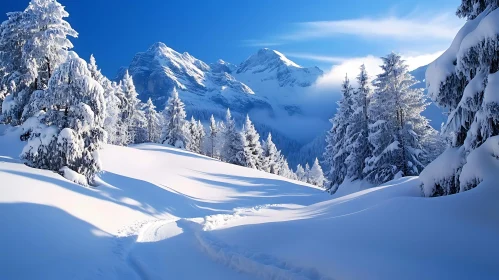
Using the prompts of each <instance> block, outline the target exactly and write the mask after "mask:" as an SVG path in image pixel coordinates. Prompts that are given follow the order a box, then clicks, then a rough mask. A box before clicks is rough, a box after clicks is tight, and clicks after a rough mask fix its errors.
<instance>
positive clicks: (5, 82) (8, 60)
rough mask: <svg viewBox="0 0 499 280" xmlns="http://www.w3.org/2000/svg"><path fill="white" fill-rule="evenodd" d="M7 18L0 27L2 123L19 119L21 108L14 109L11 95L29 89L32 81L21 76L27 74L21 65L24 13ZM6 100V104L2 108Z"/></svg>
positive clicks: (14, 104) (0, 106)
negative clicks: (3, 116)
mask: <svg viewBox="0 0 499 280" xmlns="http://www.w3.org/2000/svg"><path fill="white" fill-rule="evenodd" d="M7 16H8V19H7V20H6V21H4V22H3V23H2V24H1V25H0V101H1V102H2V105H0V109H2V110H1V111H0V112H1V113H2V114H4V115H6V116H5V120H4V121H5V122H7V123H9V122H11V121H12V118H13V117H18V118H20V113H22V108H17V107H16V103H15V101H16V100H15V98H14V96H13V94H14V93H16V94H19V93H18V92H19V91H21V89H23V87H29V84H30V83H31V82H32V81H30V79H29V78H31V77H29V76H27V75H23V74H25V73H28V69H26V68H25V67H24V66H25V65H24V64H23V63H22V55H23V52H22V49H23V46H24V45H25V44H26V40H27V36H26V33H27V30H24V29H23V28H21V26H22V25H21V24H22V19H23V16H24V13H22V12H13V13H8V14H7ZM33 79H34V78H33ZM28 89H29V88H28ZM8 95H10V96H8ZM7 96H8V97H7ZM6 98H7V101H6V102H5V103H6V104H5V106H3V102H4V100H5V99H6Z"/></svg>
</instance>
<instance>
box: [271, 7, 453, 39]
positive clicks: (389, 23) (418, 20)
mask: <svg viewBox="0 0 499 280" xmlns="http://www.w3.org/2000/svg"><path fill="white" fill-rule="evenodd" d="M462 25H463V21H462V20H459V19H458V18H457V17H456V16H455V15H452V14H447V13H446V14H441V15H436V16H435V15H433V16H419V17H405V18H403V17H393V16H390V17H384V18H376V19H373V18H357V19H347V20H335V21H313V22H304V23H299V24H298V30H297V31H295V32H292V33H291V34H286V35H282V36H278V38H279V39H281V40H284V41H287V40H289V41H296V40H309V39H314V38H325V37H332V36H336V35H353V36H360V37H364V38H390V39H396V40H404V41H416V40H452V38H454V35H455V34H456V33H457V31H458V30H459V28H460V27H461V26H462Z"/></svg>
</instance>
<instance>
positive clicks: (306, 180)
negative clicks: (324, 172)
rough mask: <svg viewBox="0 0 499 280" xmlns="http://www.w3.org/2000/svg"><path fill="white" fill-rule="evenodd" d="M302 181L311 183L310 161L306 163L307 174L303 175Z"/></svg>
mask: <svg viewBox="0 0 499 280" xmlns="http://www.w3.org/2000/svg"><path fill="white" fill-rule="evenodd" d="M302 181H303V182H305V183H310V165H308V162H307V163H305V176H303V179H302Z"/></svg>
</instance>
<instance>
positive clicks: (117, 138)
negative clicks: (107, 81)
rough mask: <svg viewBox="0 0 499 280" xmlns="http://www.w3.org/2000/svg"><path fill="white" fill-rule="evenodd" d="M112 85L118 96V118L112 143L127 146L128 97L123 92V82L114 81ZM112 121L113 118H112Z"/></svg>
mask: <svg viewBox="0 0 499 280" xmlns="http://www.w3.org/2000/svg"><path fill="white" fill-rule="evenodd" d="M112 87H113V89H114V96H115V97H116V98H117V101H118V102H117V106H118V108H117V111H118V115H117V119H116V124H115V127H116V129H115V131H114V137H112V142H111V143H112V144H114V145H120V146H125V145H128V144H129V142H130V141H129V140H130V136H129V123H130V121H129V111H128V99H127V98H126V97H125V93H124V92H123V86H122V85H121V82H120V83H119V84H118V83H116V82H113V84H112ZM110 121H112V120H110Z"/></svg>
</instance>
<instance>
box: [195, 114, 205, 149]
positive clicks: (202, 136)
mask: <svg viewBox="0 0 499 280" xmlns="http://www.w3.org/2000/svg"><path fill="white" fill-rule="evenodd" d="M197 131H198V137H199V139H198V142H197V150H198V151H199V153H203V144H204V142H205V140H206V131H205V129H204V126H203V124H202V123H201V121H200V120H198V123H197Z"/></svg>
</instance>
